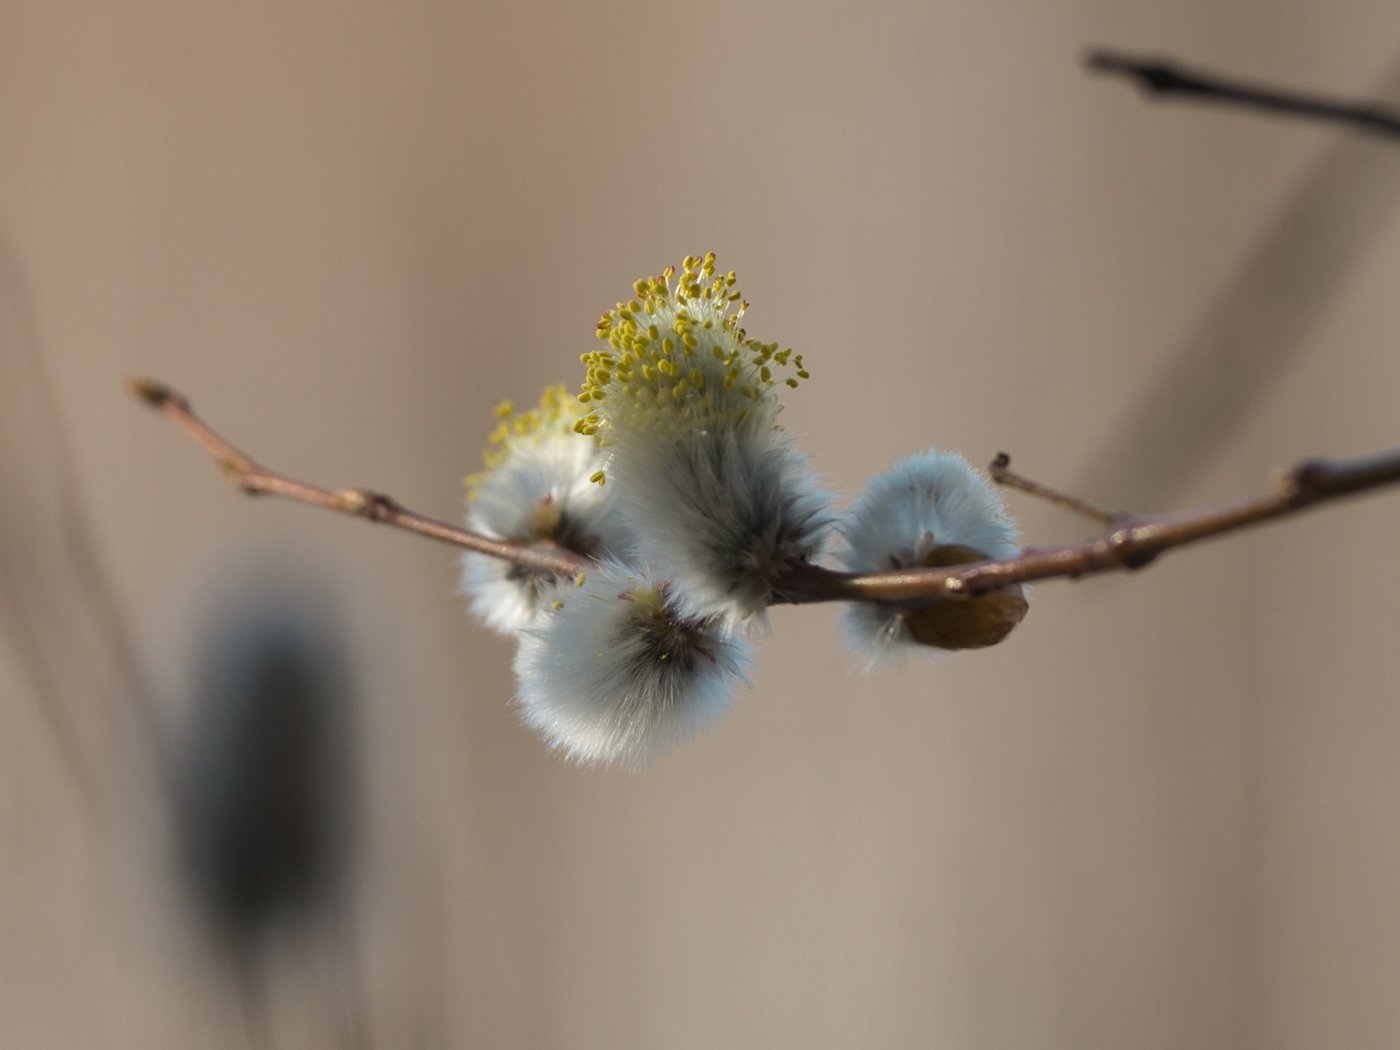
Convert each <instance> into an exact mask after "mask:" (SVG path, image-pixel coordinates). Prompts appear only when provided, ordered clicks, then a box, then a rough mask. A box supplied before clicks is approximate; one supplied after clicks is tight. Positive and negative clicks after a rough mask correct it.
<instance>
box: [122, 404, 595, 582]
mask: <svg viewBox="0 0 1400 1050" xmlns="http://www.w3.org/2000/svg"><path fill="white" fill-rule="evenodd" d="M128 386H129V387H130V388H131V392H132V393H133V394H135V395H136V396H137V397H139V398H141V399H142V400H143V401H145V402H146V403H147V404H149V405H151V406H152V407H154V408H156V409H158V410H160V411H161V412H164V413H165V414H166V415H167V416H169V417H170V418H171V419H173V420H174V421H175V424H176V425H177V426H178V427H179V428H180V429H181V430H183V431H184V432H185V433H186V434H188V435H189V436H190V437H191V438H193V439H194V441H195V442H197V443H198V444H199V445H201V446H202V447H203V448H204V449H205V451H207V452H208V453H209V454H210V455H212V456H213V457H214V460H215V462H216V463H218V465H219V468H220V469H221V470H222V471H223V472H224V475H225V476H226V477H227V478H228V479H229V481H230V482H232V483H233V484H234V485H235V486H237V487H238V488H240V489H242V490H243V491H244V492H246V493H248V494H249V495H254V496H256V495H259V494H262V493H267V494H269V495H273V496H285V497H287V498H288V499H294V500H300V501H301V502H302V503H310V504H312V505H313V506H317V507H324V508H325V509H326V510H334V511H339V512H340V513H342V514H351V515H354V516H355V517H359V518H367V519H369V520H370V521H377V522H379V523H381V524H384V525H393V526H395V527H396V528H400V529H407V530H408V531H409V532H416V533H417V534H418V535H420V536H427V537H428V538H429V539H433V540H438V541H440V542H442V543H450V544H452V545H453V546H456V547H462V548H465V549H466V550H469V551H478V552H479V553H481V554H489V555H491V556H492V557H494V558H505V559H506V560H507V561H513V562H515V563H516V564H518V565H522V566H524V567H525V568H528V569H538V570H540V571H542V572H555V573H559V574H560V575H564V576H573V575H576V574H578V573H580V572H582V571H584V570H586V569H588V568H589V567H590V566H591V565H592V564H593V563H592V562H591V561H589V560H588V559H586V558H583V557H581V556H580V555H578V554H575V553H573V552H572V551H567V550H564V549H563V548H562V547H558V546H555V545H553V544H549V543H531V544H523V543H512V542H510V541H508V540H497V539H492V538H491V537H489V536H481V535H478V534H477V533H475V532H469V531H467V530H466V529H461V528H458V527H457V526H456V525H449V524H448V523H447V522H445V521H438V520H437V519H436V518H430V517H428V516H426V515H424V514H419V513H417V512H416V511H412V510H409V509H408V508H407V507H405V506H403V505H402V504H401V503H399V502H398V501H397V500H395V499H394V498H393V497H392V496H386V495H384V494H383V493H380V492H370V491H369V490H367V489H338V490H332V489H323V488H320V487H318V486H316V485H308V484H306V483H305V482H302V481H293V480H292V479H291V478H288V477H285V476H283V475H281V474H278V473H276V472H275V471H271V470H268V469H267V468H266V467H263V466H260V465H259V464H257V463H255V462H254V461H253V460H252V459H250V458H248V456H246V455H245V454H244V453H242V452H240V451H239V450H238V449H237V448H235V447H234V446H233V445H231V444H229V443H228V442H227V441H225V440H224V439H223V438H222V437H220V436H219V435H218V434H217V433H215V432H214V431H213V430H212V429H210V427H209V426H208V424H206V423H205V422H204V421H203V420H202V419H200V418H199V417H198V416H197V415H195V414H194V410H193V409H191V408H190V404H189V402H188V401H187V400H185V398H184V397H183V395H181V394H178V393H176V392H175V391H174V390H171V389H170V388H169V387H167V386H165V385H164V384H162V383H157V382H155V381H154V380H150V379H141V378H136V379H132V380H130V381H129V383H128Z"/></svg>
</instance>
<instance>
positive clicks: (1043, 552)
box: [130, 379, 1400, 605]
mask: <svg viewBox="0 0 1400 1050" xmlns="http://www.w3.org/2000/svg"><path fill="white" fill-rule="evenodd" d="M130 386H131V389H132V391H133V392H134V393H135V394H136V395H137V396H138V397H140V398H142V399H143V400H145V401H146V402H147V403H149V404H151V405H153V406H154V407H156V408H157V409H159V410H160V411H161V412H163V413H165V414H166V415H167V416H169V417H170V418H171V419H173V420H174V421H175V423H176V424H178V425H179V426H180V428H181V429H182V430H184V431H185V433H186V434H188V435H189V436H190V437H191V438H193V439H194V440H195V441H196V442H198V443H199V444H200V445H201V446H203V447H204V448H205V449H206V450H207V451H208V452H209V453H211V454H212V455H213V456H214V458H215V460H217V462H218V463H219V465H220V467H221V468H222V469H223V471H224V472H225V474H226V475H228V477H229V479H230V480H231V481H232V482H233V483H234V484H235V485H237V486H238V487H239V488H240V489H242V490H243V491H244V492H248V493H251V494H257V493H271V494H273V495H278V496H286V497H288V498H289V499H295V500H300V501H301V502H303V503H310V504H313V505H315V506H318V507H324V508H326V509H328V510H334V511H339V512H340V513H343V514H352V515H355V516H357V517H362V518H368V519H369V520H370V521H377V522H381V523H383V524H386V525H393V526H396V527H398V528H401V529H406V530H408V531H409V532H415V533H417V534H418V535H420V536H427V537H428V538H429V539H435V540H438V541H440V542H442V543H448V544H451V545H453V546H456V547H462V548H465V549H466V550H472V551H477V552H479V553H482V554H489V555H491V556H493V557H497V558H504V559H506V560H507V561H512V562H515V563H516V564H518V565H522V566H524V567H526V568H530V569H537V570H541V571H548V572H556V573H559V574H561V575H575V574H577V573H579V572H584V571H587V570H588V569H589V568H590V567H591V565H592V564H593V563H592V562H591V561H589V560H588V559H586V558H583V557H581V556H580V555H577V554H574V553H571V552H569V551H565V550H563V549H562V548H560V547H556V546H554V545H552V544H520V543H511V542H508V541H505V540H495V539H490V538H489V537H486V536H480V535H477V534H476V533H473V532H469V531H467V530H466V529H461V528H458V527H457V526H455V525H448V524H447V523H445V522H441V521H437V520H435V519H433V518H429V517H426V516H424V515H422V514H418V513H416V512H414V511H411V510H409V509H408V508H406V507H404V506H402V505H401V504H400V503H398V502H397V501H396V500H394V499H392V498H391V497H389V496H385V495H382V494H379V493H371V492H367V491H365V490H363V489H341V490H331V489H323V488H319V487H317V486H315V485H308V484H305V483H304V482H300V481H293V480H291V479H290V478H286V477H284V476H282V475H281V474H278V473H276V472H274V471H271V470H268V469H267V468H265V467H261V466H259V465H258V464H256V463H254V462H253V461H252V460H251V459H249V458H248V457H247V456H246V455H244V454H243V453H242V452H240V451H239V450H238V449H237V448H235V447H234V446H233V445H231V444H229V443H228V442H227V441H225V440H224V439H223V438H222V437H220V436H219V435H218V434H216V433H215V432H214V431H213V430H211V429H210V428H209V427H208V426H207V425H206V424H205V423H204V422H203V421H202V420H200V419H199V417H198V416H196V415H195V414H194V411H193V410H192V409H191V408H190V405H189V402H188V401H186V400H185V398H184V397H182V396H181V395H180V394H177V393H176V392H175V391H173V390H171V389H170V388H169V387H166V386H164V385H163V384H160V383H156V382H152V381H151V380H146V379H135V380H132V381H131V384H130ZM1000 459H1001V457H998V461H1000ZM1007 465H1009V457H1007V462H1006V464H1003V471H1002V472H1003V473H1004V468H1005V466H1007ZM994 466H995V465H994ZM1397 482H1400V448H1395V449H1391V450H1389V451H1387V452H1382V453H1378V454H1376V455H1374V456H1363V457H1358V458H1355V459H1338V460H1325V459H1315V460H1309V461H1307V462H1304V463H1300V464H1298V465H1297V466H1295V467H1293V468H1292V469H1291V470H1288V471H1286V472H1285V473H1284V474H1283V475H1282V476H1281V477H1280V479H1279V481H1278V483H1277V484H1276V485H1275V487H1274V490H1273V491H1272V492H1268V493H1264V494H1261V495H1257V496H1253V497H1250V498H1247V499H1243V500H1240V501H1238V502H1236V503H1231V504H1227V505H1225V506H1221V507H1214V508H1206V509H1203V510H1191V511H1182V512H1179V513H1176V514H1164V515H1150V516H1135V515H1125V516H1115V517H1113V518H1112V519H1111V524H1110V527H1109V529H1108V531H1106V532H1104V533H1103V534H1102V535H1099V536H1094V537H1091V538H1090V539H1087V540H1084V541H1083V542H1081V543H1074V544H1067V545H1065V546H1060V547H1044V548H1035V547H1030V548H1027V549H1026V550H1025V551H1024V552H1023V553H1022V554H1020V555H1018V556H1017V557H1015V558H1006V559H1004V560H1001V561H982V562H974V563H971V564H966V565H956V566H950V567H940V568H929V569H907V570H902V571H895V572H877V573H860V574H857V573H846V572H836V571H833V570H831V569H824V568H822V567H820V566H817V565H808V564H801V565H796V566H793V567H792V568H791V570H790V571H789V572H788V574H787V575H786V576H785V577H784V578H783V580H782V582H781V585H780V587H779V590H778V592H777V593H776V594H775V595H774V596H773V601H774V603H776V604H791V605H805V604H809V603H813V602H828V601H917V600H920V599H932V598H970V597H974V596H976V595H979V594H987V593H989V592H991V591H997V590H1001V589H1002V588H1004V587H1011V586H1014V585H1016V584H1019V583H1028V582H1030V581H1032V580H1048V579H1056V578H1068V579H1075V578H1078V577H1080V576H1088V575H1092V574H1095V573H1101V572H1111V571H1114V570H1123V569H1140V568H1142V567H1143V566H1145V565H1147V564H1149V563H1150V562H1151V561H1153V560H1154V559H1155V558H1156V557H1157V556H1158V555H1159V554H1162V553H1163V552H1165V551H1168V550H1170V549H1172V548H1173V547H1182V546H1185V545H1187V544H1190V543H1196V542H1197V541H1199V540H1204V539H1209V538H1210V537H1212V536H1220V535H1224V534H1225V533H1229V532H1235V531H1237V530H1239V529H1245V528H1249V527H1251V526H1254V525H1259V524H1261V523H1263V522H1266V521H1271V520H1273V519H1275V518H1282V517H1286V516H1288V515H1291V514H1296V513H1298V512H1299V511H1302V510H1305V509H1307V508H1309V507H1314V506H1317V505H1319V504H1322V503H1326V502H1328V501H1330V500H1334V499H1339V498H1341V497H1343V496H1351V495H1356V494H1358V493H1362V492H1367V491H1370V490H1372V489H1378V488H1381V487H1383V486H1386V485H1392V484H1395V483H1397ZM1030 484H1034V483H1030ZM1039 488H1040V489H1042V490H1044V486H1039ZM1047 491H1048V490H1047ZM1057 495H1058V494H1057ZM1062 499H1072V498H1070V497H1062ZM1073 502H1074V503H1077V504H1079V505H1080V506H1081V507H1084V506H1092V505H1091V504H1086V503H1085V501H1082V500H1073ZM1094 510H1095V512H1100V511H1102V508H1094ZM1102 513H1103V514H1107V513H1109V512H1106V511H1103V512H1102Z"/></svg>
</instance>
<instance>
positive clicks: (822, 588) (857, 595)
mask: <svg viewBox="0 0 1400 1050" xmlns="http://www.w3.org/2000/svg"><path fill="white" fill-rule="evenodd" d="M1397 482H1400V448H1396V449H1391V450H1390V451H1388V452H1382V453H1378V454H1376V455H1374V456H1362V457H1358V458H1356V459H1338V460H1326V459H1316V460H1309V461H1307V462H1305V463H1300V464H1299V465H1298V466H1296V467H1294V468H1293V469H1292V470H1289V471H1287V472H1285V473H1284V474H1283V475H1282V476H1281V477H1280V478H1279V481H1278V482H1277V484H1276V485H1275V489H1274V491H1273V492H1270V493H1265V494H1263V495H1259V496H1254V497H1251V498H1249V499H1244V500H1240V501H1238V502H1236V503H1231V504H1227V505H1225V506H1222V507H1214V508H1206V509H1203V510H1191V511H1181V512H1178V513H1176V514H1163V515H1155V516H1144V517H1132V516H1129V517H1124V518H1119V519H1117V520H1116V521H1115V522H1114V523H1113V526H1112V527H1111V528H1110V529H1109V531H1108V532H1106V533H1104V534H1103V535H1100V536H1095V537H1092V538H1090V539H1087V540H1084V541H1083V542H1081V543H1072V544H1068V545H1066V546H1062V547H1041V548H1036V547H1030V548H1027V549H1026V550H1025V551H1024V552H1023V553H1021V554H1020V555H1018V556H1017V557H1015V558H1007V559H1005V560H1003V561H983V562H976V563H974V564H971V565H959V566H954V567H951V568H937V569H907V570H903V571H900V572H878V573H866V574H861V575H856V574H851V573H833V572H829V571H827V570H824V569H818V568H816V567H815V566H811V567H803V568H802V569H801V570H799V573H795V574H794V578H793V579H792V581H791V586H789V587H787V588H786V589H785V594H784V597H783V600H785V601H790V602H794V603H806V602H814V601H831V600H833V599H844V600H847V601H909V600H911V599H920V598H938V597H946V598H960V597H974V596H976V595H979V594H986V593H988V592H990V591H995V590H1000V589H1001V588H1003V587H1010V586H1012V585H1014V584H1018V583H1029V582H1031V581H1032V580H1048V579H1054V578H1056V577H1066V578H1069V579H1077V578H1078V577H1080V576H1088V575H1091V574H1093V573H1099V572H1111V571H1114V570H1119V569H1140V568H1142V567H1143V566H1144V565H1147V564H1148V563H1150V562H1151V561H1153V560H1154V559H1155V558H1156V557H1157V555H1159V554H1161V553H1163V552H1164V551H1168V550H1171V549H1172V548H1173V547H1184V546H1186V545H1187V544H1189V543H1196V542H1198V541H1199V540H1204V539H1209V538H1210V537H1212V536H1220V535H1223V534H1225V533H1227V532H1234V531H1236V530H1238V529H1244V528H1249V527H1250V526H1252V525H1259V524H1262V523H1263V522H1266V521H1271V520H1273V519H1274V518H1282V517H1285V516H1287V515H1289V514H1296V513H1298V512H1299V511H1302V510H1305V509H1307V508H1308V507H1313V506H1316V505H1318V504H1320V503H1323V502H1326V501H1327V500H1332V499H1337V498H1339V497H1342V496H1350V495H1354V494H1356V493H1360V492H1366V491H1368V490H1370V489H1376V488H1380V487H1382V486H1384V485H1393V484H1395V483H1397Z"/></svg>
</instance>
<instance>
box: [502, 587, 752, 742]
mask: <svg viewBox="0 0 1400 1050" xmlns="http://www.w3.org/2000/svg"><path fill="white" fill-rule="evenodd" d="M748 663H749V646H748V643H747V642H746V641H744V640H743V639H742V638H740V637H738V636H736V635H734V634H733V633H732V632H726V631H721V630H716V629H715V626H714V624H713V623H711V622H706V621H696V620H689V619H686V618H685V617H683V616H680V615H678V614H677V613H676V611H675V609H674V607H673V606H672V604H671V602H670V601H669V600H668V596H667V592H666V585H665V584H664V583H661V582H659V581H657V580H655V579H654V578H652V577H650V576H648V575H646V574H643V573H641V572H637V571H635V570H632V569H629V568H627V567H626V566H624V565H621V564H619V563H616V562H604V563H601V564H600V565H599V566H598V567H597V568H596V569H593V570H590V571H589V572H588V573H587V575H586V577H585V578H584V580H583V583H582V584H581V585H580V586H578V587H573V586H570V587H569V588H566V589H564V590H562V591H561V592H560V596H559V598H558V599H556V600H555V602H554V608H553V609H552V611H551V612H550V613H549V615H548V616H547V617H546V618H545V619H544V621H543V622H542V623H541V624H539V625H538V626H537V627H534V628H531V629H529V630H527V631H525V632H523V633H522V635H521V641H520V647H519V649H518V650H517V652H516V658H515V673H516V677H517V680H518V692H517V697H516V700H517V703H518V705H519V708H520V713H521V717H522V718H523V719H524V721H525V722H526V723H528V724H529V725H531V726H533V727H534V728H535V729H537V730H539V731H540V732H541V733H542V734H544V736H545V738H546V739H547V740H548V741H549V744H550V746H551V747H553V748H555V749H557V750H559V751H562V752H563V753H564V754H566V755H567V756H568V757H569V758H571V759H573V760H574V761H576V762H579V763H580V764H583V765H604V766H606V765H614V764H617V765H623V766H628V767H633V768H635V767H638V766H641V765H644V764H645V763H646V762H648V761H650V760H651V759H652V758H654V757H656V756H657V755H659V754H661V753H662V752H664V751H666V750H667V749H669V748H670V747H672V746H673V745H675V744H678V743H680V742H681V741H683V740H686V739H688V738H689V737H691V736H693V735H694V734H695V733H697V732H699V731H701V730H702V729H704V728H706V727H707V726H709V725H710V724H711V723H713V722H714V721H715V719H716V718H718V717H719V716H720V715H721V714H722V713H723V712H724V711H725V710H727V709H728V707H729V704H730V696H731V694H732V692H733V690H734V688H735V687H736V686H737V685H738V684H739V683H740V682H742V681H746V678H745V673H746V670H747V667H748Z"/></svg>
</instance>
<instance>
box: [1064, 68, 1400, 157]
mask: <svg viewBox="0 0 1400 1050" xmlns="http://www.w3.org/2000/svg"><path fill="white" fill-rule="evenodd" d="M1085 64H1086V65H1087V66H1088V67H1089V68H1090V69H1092V70H1094V71H1096V72H1100V73H1110V74H1113V75H1117V76H1123V77H1127V78H1129V79H1132V80H1135V81H1136V82H1137V83H1138V85H1139V86H1140V87H1141V88H1142V89H1143V91H1145V92H1147V93H1148V94H1150V95H1154V96H1163V97H1166V96H1175V97H1179V98H1189V99H1195V100H1198V101H1205V102H1219V103H1224V104H1226V105H1236V106H1245V107H1247V108H1251V109H1262V110H1267V111H1269V112H1272V113H1281V114H1284V115H1287V116H1295V117H1304V118H1307V119H1311V120H1322V121H1328V122H1330V123H1334V124H1345V125H1349V126H1351V127H1354V128H1359V129H1361V130H1363V131H1369V132H1372V133H1374V134H1378V135H1389V136H1392V137H1397V138H1400V111H1396V110H1394V109H1391V108H1389V107H1387V106H1382V105H1379V104H1377V103H1374V102H1354V101H1349V100H1344V99H1334V98H1326V97H1324V96H1321V95H1313V94H1305V93H1303V92H1297V91H1290V90H1286V89H1282V88H1274V87H1265V86H1263V85H1260V84H1250V83H1245V82H1242V81H1238V80H1230V79H1227V78H1226V77H1222V76H1218V75H1216V74H1214V73H1205V72H1200V71H1197V70H1188V69H1186V68H1184V67H1182V66H1180V65H1178V64H1177V63H1175V62H1173V61H1171V60H1170V59H1164V58H1142V57H1135V56H1132V55H1125V54H1121V53H1119V52H1116V51H1107V50H1098V51H1093V52H1091V53H1090V54H1089V56H1088V57H1087V58H1086V59H1085Z"/></svg>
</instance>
